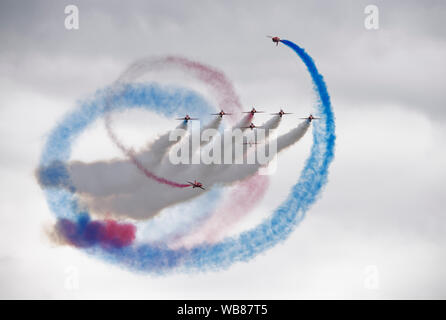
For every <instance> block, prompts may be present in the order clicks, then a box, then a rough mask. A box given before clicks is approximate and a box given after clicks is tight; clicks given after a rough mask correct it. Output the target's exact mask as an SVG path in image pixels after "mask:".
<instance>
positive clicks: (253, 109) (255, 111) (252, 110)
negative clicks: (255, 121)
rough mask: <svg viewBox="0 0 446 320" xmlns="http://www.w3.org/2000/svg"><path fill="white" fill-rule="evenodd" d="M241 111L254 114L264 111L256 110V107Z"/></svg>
mask: <svg viewBox="0 0 446 320" xmlns="http://www.w3.org/2000/svg"><path fill="white" fill-rule="evenodd" d="M243 113H250V114H252V115H254V114H255V113H265V111H257V110H256V108H252V109H251V111H244V112H243Z"/></svg>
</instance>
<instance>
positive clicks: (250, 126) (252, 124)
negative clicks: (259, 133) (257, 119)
mask: <svg viewBox="0 0 446 320" xmlns="http://www.w3.org/2000/svg"><path fill="white" fill-rule="evenodd" d="M241 128H243V129H248V128H249V129H251V130H252V129H254V128H262V127H257V126H256V125H255V124H254V123H252V122H251V124H250V125H249V126H247V127H241Z"/></svg>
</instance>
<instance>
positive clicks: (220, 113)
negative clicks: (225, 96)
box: [211, 110, 232, 118]
mask: <svg viewBox="0 0 446 320" xmlns="http://www.w3.org/2000/svg"><path fill="white" fill-rule="evenodd" d="M231 114H232V113H226V112H224V111H223V110H221V111H220V112H219V113H211V115H213V116H220V118H223V116H226V115H231Z"/></svg>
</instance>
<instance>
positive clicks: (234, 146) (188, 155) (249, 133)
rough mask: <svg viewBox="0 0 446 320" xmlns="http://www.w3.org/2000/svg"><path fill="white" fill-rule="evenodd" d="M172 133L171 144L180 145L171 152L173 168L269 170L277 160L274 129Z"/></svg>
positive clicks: (170, 158) (209, 129)
mask: <svg viewBox="0 0 446 320" xmlns="http://www.w3.org/2000/svg"><path fill="white" fill-rule="evenodd" d="M187 133H188V131H187V130H186V129H175V130H172V131H171V132H170V135H169V141H171V142H178V143H176V144H174V145H173V146H172V148H171V149H170V152H169V161H170V163H171V164H174V165H177V164H205V165H211V164H245V165H246V164H248V165H258V166H266V165H268V164H270V163H274V162H275V160H276V157H277V139H276V133H275V130H273V129H263V128H256V129H255V130H250V129H248V130H241V129H240V128H235V129H231V130H225V131H224V132H223V133H222V132H220V131H219V130H217V129H213V128H208V129H204V130H201V129H200V127H199V126H195V125H193V126H192V130H191V132H190V135H188V134H187Z"/></svg>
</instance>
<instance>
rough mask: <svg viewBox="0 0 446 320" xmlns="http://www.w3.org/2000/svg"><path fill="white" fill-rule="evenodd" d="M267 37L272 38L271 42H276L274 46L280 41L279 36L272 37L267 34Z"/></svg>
mask: <svg viewBox="0 0 446 320" xmlns="http://www.w3.org/2000/svg"><path fill="white" fill-rule="evenodd" d="M267 37H268V38H271V40H273V42H275V43H276V47H277V46H278V45H279V42H280V38H279V37H273V36H267Z"/></svg>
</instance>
